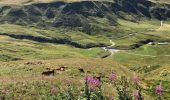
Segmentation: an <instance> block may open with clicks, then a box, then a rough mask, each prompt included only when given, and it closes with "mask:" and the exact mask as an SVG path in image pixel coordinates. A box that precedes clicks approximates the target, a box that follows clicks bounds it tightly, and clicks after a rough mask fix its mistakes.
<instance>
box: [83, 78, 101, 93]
mask: <svg viewBox="0 0 170 100" xmlns="http://www.w3.org/2000/svg"><path fill="white" fill-rule="evenodd" d="M85 81H86V82H87V85H88V87H89V88H90V90H95V89H96V88H97V87H99V86H100V80H99V79H97V78H95V77H93V76H86V77H85Z"/></svg>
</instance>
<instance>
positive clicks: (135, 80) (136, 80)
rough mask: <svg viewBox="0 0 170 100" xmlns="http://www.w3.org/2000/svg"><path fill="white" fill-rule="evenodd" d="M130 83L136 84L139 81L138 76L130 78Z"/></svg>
mask: <svg viewBox="0 0 170 100" xmlns="http://www.w3.org/2000/svg"><path fill="white" fill-rule="evenodd" d="M132 81H133V83H135V84H138V83H139V81H140V79H139V76H137V75H134V76H133V77H132Z"/></svg>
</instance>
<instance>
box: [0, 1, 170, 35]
mask: <svg viewBox="0 0 170 100" xmlns="http://www.w3.org/2000/svg"><path fill="white" fill-rule="evenodd" d="M8 1H10V0H7V1H4V0H1V1H0V2H1V3H2V2H6V3H8ZM52 1H53V0H52ZM52 1H49V3H38V2H44V1H43V0H40V1H38V0H36V1H35V0H29V1H22V0H13V3H16V4H18V3H20V2H22V3H24V2H28V3H31V2H32V3H35V2H36V4H30V5H15V6H14V5H2V6H1V7H0V23H6V22H7V23H12V24H20V25H33V26H39V27H43V28H48V27H69V28H72V29H75V28H76V29H78V30H80V31H83V32H86V33H89V34H92V33H102V32H105V31H108V29H106V28H105V26H106V25H109V26H116V25H118V23H117V18H122V19H125V20H130V21H133V22H138V21H140V20H143V19H150V18H156V19H159V20H166V19H169V18H170V5H168V4H163V5H162V4H156V3H154V2H151V1H148V0H142V1H140V0H122V1H120V0H115V1H114V2H108V1H106V0H102V1H101V0H100V1H99V0H97V1H95V0H94V1H81V2H71V1H73V0H71V1H70V0H65V1H67V2H65V1H63V0H62V1H57V2H54V1H53V2H52ZM74 1H75V0H74ZM76 1H77V0H76ZM68 2H69V3H68ZM11 3H12V2H11ZM22 3H21V4H22ZM4 4H5V3H4ZM101 18H104V20H105V21H102V22H105V23H100V21H98V19H101ZM108 32H109V31H108Z"/></svg>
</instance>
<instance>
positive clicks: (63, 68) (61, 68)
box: [56, 66, 67, 71]
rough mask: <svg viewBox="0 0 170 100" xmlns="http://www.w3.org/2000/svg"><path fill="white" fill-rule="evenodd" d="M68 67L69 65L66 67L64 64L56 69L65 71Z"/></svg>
mask: <svg viewBox="0 0 170 100" xmlns="http://www.w3.org/2000/svg"><path fill="white" fill-rule="evenodd" d="M66 68H67V67H64V66H63V67H60V68H58V69H56V70H58V71H65V70H66Z"/></svg>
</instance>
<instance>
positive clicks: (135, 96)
mask: <svg viewBox="0 0 170 100" xmlns="http://www.w3.org/2000/svg"><path fill="white" fill-rule="evenodd" d="M133 97H134V99H135V100H138V99H139V91H138V90H136V91H133Z"/></svg>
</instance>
